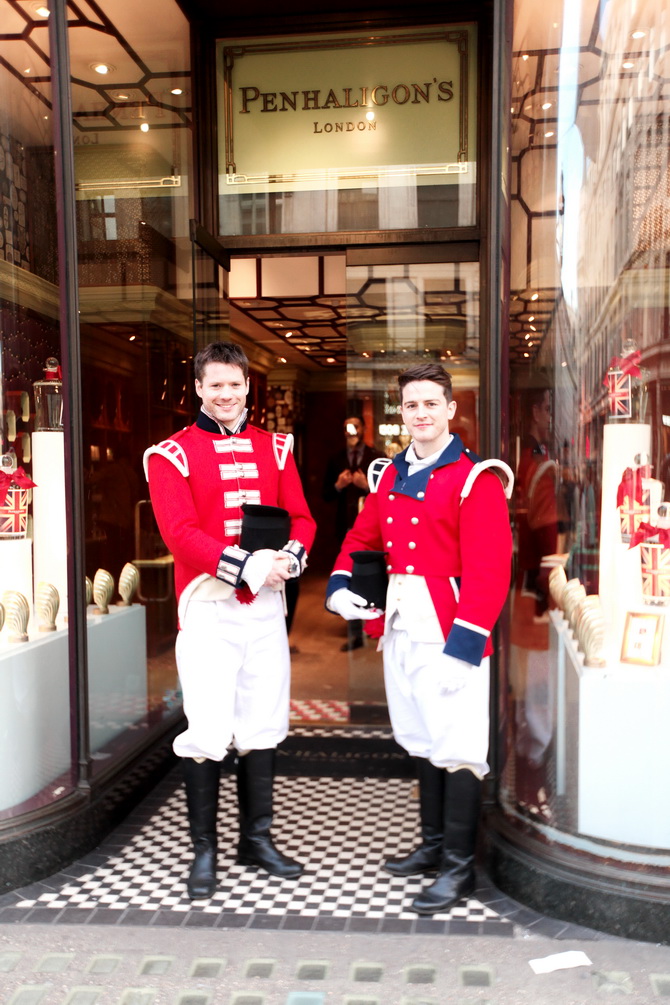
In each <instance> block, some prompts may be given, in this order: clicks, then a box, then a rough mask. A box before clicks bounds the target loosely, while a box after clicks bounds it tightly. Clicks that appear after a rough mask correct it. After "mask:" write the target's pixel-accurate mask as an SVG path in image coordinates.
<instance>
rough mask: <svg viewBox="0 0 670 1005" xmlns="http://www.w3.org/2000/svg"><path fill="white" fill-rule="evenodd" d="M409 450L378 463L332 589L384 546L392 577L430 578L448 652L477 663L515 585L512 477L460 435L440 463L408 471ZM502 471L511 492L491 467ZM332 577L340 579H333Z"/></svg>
mask: <svg viewBox="0 0 670 1005" xmlns="http://www.w3.org/2000/svg"><path fill="white" fill-rule="evenodd" d="M405 455H406V451H403V452H402V453H401V454H398V455H397V456H396V457H395V458H394V460H393V462H392V463H391V462H386V466H385V467H383V470H382V473H381V476H380V475H379V473H378V470H377V472H375V466H377V469H379V468H380V467H382V466H383V465H384V462H383V461H381V462H380V461H373V463H372V465H371V466H370V472H369V475H368V481H369V482H370V486H371V492H370V495H369V496H368V497H367V499H366V501H365V505H364V507H363V509H362V510H361V512H360V514H359V516H358V518H357V520H356V522H355V524H354V526H353V527H352V529H351V530H350V531H349V533H348V534H347V536H346V538H345V539H344V542H343V545H342V550H341V552H340V554H339V556H338V558H337V561H336V563H335V568H334V570H333V576H332V577H331V583H330V584H329V593H332V592H334V589H335V588H337V587H338V586H342V585H345V584H344V582H343V581H342V580H341V579H340V580H338V578H337V577H338V574H340V573H345V574H350V573H351V569H352V565H353V562H352V559H351V556H350V553H351V552H353V551H359V550H366V549H367V550H371V551H384V552H385V553H386V556H387V565H386V568H387V571H388V572H389V574H393V573H400V574H403V575H410V576H412V575H415V576H423V577H425V580H426V583H427V586H428V590H429V592H430V595H431V599H432V601H433V604H434V606H435V612H436V614H437V617H438V620H439V622H440V627H441V629H442V632H443V634H444V639H445V646H444V652H445V653H447V654H448V655H450V656H455V657H457V658H458V659H462V660H465V661H466V662H468V663H472V664H474V665H479V664H480V663H481V660H482V659H483V657H485V656H489V655H490V654H491V653H492V652H493V647H492V645H491V639H490V635H491V631H492V629H493V626H494V624H495V622H496V620H497V618H498V616H499V615H500V612H501V610H502V607H503V605H504V603H505V599H506V597H507V593H508V590H509V584H510V570H511V558H512V533H511V529H510V522H509V514H508V510H507V502H506V498H505V496H506V494H508V493H511V491H512V485H513V475H512V472H511V471H510V470H509V468H508V467H507V465H505V464H503V462H502V461H482V462H479V460H478V458H477V457H476V456H475V455H474V454H471V453H470V451H468V450H467V449H466V448H465V447H464V446H463V443H462V441H461V439H460V437H459V436H457V435H454V436H453V438H452V439H451V441H450V443H449V445H448V446H447V447H446V448H445V450H444V451H443V452H442V454H441V455H440V457H439V458H438V460H437V461H436V463H435V464H434V465H432V466H431V467H428V468H423V469H422V470H421V471H418V472H416V473H415V474H413V475H411V476H410V475H409V465H408V463H407V460H406V457H405ZM491 467H500V468H502V469H503V470H504V471H505V473H506V474H507V476H508V486H507V490H504V489H503V486H502V484H501V481H500V479H499V478H498V476H497V475H496V474H494V473H493V472H492V471H491V470H488V469H490V468H491ZM333 580H334V582H333Z"/></svg>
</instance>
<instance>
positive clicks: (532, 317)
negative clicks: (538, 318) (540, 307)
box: [528, 314, 535, 322]
mask: <svg viewBox="0 0 670 1005" xmlns="http://www.w3.org/2000/svg"><path fill="white" fill-rule="evenodd" d="M534 320H535V315H534V314H531V316H530V317H529V318H528V321H529V322H531V321H534Z"/></svg>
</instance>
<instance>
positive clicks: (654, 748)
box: [551, 607, 670, 848]
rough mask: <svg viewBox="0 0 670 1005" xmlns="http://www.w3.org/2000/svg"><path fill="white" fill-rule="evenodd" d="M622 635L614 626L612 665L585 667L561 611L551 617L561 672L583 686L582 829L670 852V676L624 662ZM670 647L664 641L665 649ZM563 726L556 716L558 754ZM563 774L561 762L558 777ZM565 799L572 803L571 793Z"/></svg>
mask: <svg viewBox="0 0 670 1005" xmlns="http://www.w3.org/2000/svg"><path fill="white" fill-rule="evenodd" d="M639 609H640V610H644V611H648V610H649V608H644V607H643V608H639ZM620 634H621V633H620V632H614V631H613V630H612V626H611V625H610V626H609V627H608V631H607V633H606V638H608V639H609V640H610V642H609V646H608V648H607V649H606V652H605V657H606V660H607V665H606V666H605V667H603V668H595V667H586V666H584V656H583V654H582V653H579V652H578V650H577V644H576V642H575V640H574V638H573V637H572V633H571V632H570V631H569V629H568V626H567V623H566V622H565V620H564V619H563V618H562V617H561V615H560V612H558V611H552V612H551V636H552V639H551V644H552V648H555V649H556V651H557V657H558V662H557V666H558V667H559V675H560V667H561V666H562V665H564V667H565V673H566V674H574V675H576V677H577V680H578V689H579V741H578V750H577V751H576V756H577V761H578V770H577V777H578V779H579V782H578V788H579V793H578V805H577V830H578V832H579V833H580V834H584V835H587V836H589V837H594V838H600V839H602V840H606V841H614V842H617V843H622V844H633V845H641V846H643V847H647V848H670V801H668V800H666V799H663V798H662V797H661V798H659V793H663V792H664V791H665V787H666V766H667V764H668V763H670V730H668V728H667V710H668V708H670V669H669V668H668V662H667V661H664V660H662V662H661V666H658V667H644V666H632V665H629V664H626V663H621V662H620V661H619V655H620V652H619V651H618V650H617V646H618V645H620ZM667 644H668V643H667V639H664V649H665V648H666V646H667ZM664 663H665V666H664V665H663V664H664ZM563 683H564V682H563V681H560V680H558V681H557V687H558V693H559V696H560V694H561V693H563V694H565V688H564V687H563V686H562V685H563ZM565 727H566V722H565V717H564V716H561V714H559V715H558V716H557V748H558V749H557V753H558V751H560V750H563V751H564V743H565ZM561 745H563V746H561ZM574 754H575V752H573V756H574ZM563 764H564V760H563ZM562 770H563V769H562V765H561V757H559V756H557V772H558V774H559V776H560V775H561V772H562ZM566 795H567V797H568V799H570V797H571V796H572V797H573V798H574V793H570V792H568V793H566Z"/></svg>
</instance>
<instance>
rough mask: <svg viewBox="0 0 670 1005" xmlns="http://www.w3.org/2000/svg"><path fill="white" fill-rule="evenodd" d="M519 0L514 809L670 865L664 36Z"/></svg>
mask: <svg viewBox="0 0 670 1005" xmlns="http://www.w3.org/2000/svg"><path fill="white" fill-rule="evenodd" d="M579 14H580V16H579V17H575V16H574V13H573V10H572V9H571V7H570V5H569V4H564V5H563V9H562V11H561V10H560V9H559V10H558V13H557V12H556V11H555V10H553V9H552V10H551V11H548V10H547V11H545V9H544V8H542V6H541V5H537V4H535V3H533V2H529V0H519V2H517V4H516V6H515V13H514V18H515V40H514V55H513V69H512V82H513V95H512V103H511V104H512V117H513V129H512V167H513V170H512V185H511V199H512V258H511V314H510V319H509V333H510V358H511V386H512V409H511V441H510V456H511V457H512V458H513V460H514V461H515V463H516V470H517V486H516V493H517V494H516V503H515V515H514V520H515V532H516V556H515V560H516V566H515V578H514V590H513V595H512V616H511V652H510V671H509V681H508V685H509V686H508V689H507V707H506V709H505V711H506V722H507V736H506V740H507V751H506V755H505V757H504V768H503V774H502V789H501V798H502V803H503V807H504V810H505V812H506V814H507V815H508V818H509V819H510V820H511V821H515V822H516V824H517V825H518V826H519V827H522V828H524V829H525V830H526V832H528V829H529V828H530V832H531V833H534V834H535V836H536V837H537V838H538V839H539V840H540V841H541V842H543V843H544V844H545V845H547V844H549V845H550V846H551V845H556V846H558V845H563V846H568V847H570V848H571V849H573V850H578V851H579V852H582V853H589V854H591V855H597V856H603V857H606V858H607V859H608V860H609V861H610V862H612V861H613V862H617V863H619V864H620V865H621V866H622V867H624V868H631V869H640V868H644V867H646V868H649V869H653V867H655V866H658V867H659V868H660V867H661V866H663V865H664V864H665V858H664V855H663V852H664V851H665V852H666V856H665V857H667V849H668V848H670V813H668V812H667V810H666V808H665V805H664V803H663V801H661V802H660V803H659V801H658V800H657V798H656V794H657V792H658V791H659V790H661V789H662V787H663V783H664V771H665V764H666V762H667V758H668V753H669V751H668V740H667V736H668V732H667V728H666V724H665V718H664V717H665V710H666V709H667V707H668V701H669V699H670V631H669V629H670V626H668V625H667V624H666V622H667V619H668V611H669V607H668V605H669V603H670V578H669V576H668V571H667V568H668V562H669V560H670V533H669V531H668V527H669V526H670V520H669V512H670V511H669V508H668V502H667V501H666V500H668V498H669V497H670V462H669V460H668V458H669V456H670V437H669V436H668V427H669V426H670V418H669V416H670V356H669V355H668V352H667V349H666V347H667V345H668V338H669V337H670V331H669V328H668V317H669V308H670V300H669V298H668V247H669V236H670V231H669V224H668V221H669V216H668V205H669V204H668V191H669V189H668V179H669V178H670V153H669V151H670V126H669V123H670V115H669V114H668V112H669V108H668V102H669V101H670V95H669V93H668V87H667V79H668V70H669V63H668V45H667V43H668V26H667V11H666V8H665V5H664V4H662V3H651V4H647V5H645V7H644V8H639V7H635V6H634V5H633V6H631V5H622V4H618V3H614V2H610V3H606V4H604V5H603V4H596V3H595V2H594V3H587V4H583V5H581V7H580V8H579Z"/></svg>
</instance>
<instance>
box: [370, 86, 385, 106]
mask: <svg viewBox="0 0 670 1005" xmlns="http://www.w3.org/2000/svg"><path fill="white" fill-rule="evenodd" d="M377 91H383V96H382V97H381V98H377ZM388 99H389V96H388V91H387V88H386V84H377V86H376V87H373V88H372V91H371V92H370V100H371V101H372V104H373V105H385V104H386V102H387V101H388Z"/></svg>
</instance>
